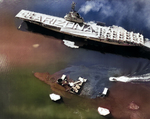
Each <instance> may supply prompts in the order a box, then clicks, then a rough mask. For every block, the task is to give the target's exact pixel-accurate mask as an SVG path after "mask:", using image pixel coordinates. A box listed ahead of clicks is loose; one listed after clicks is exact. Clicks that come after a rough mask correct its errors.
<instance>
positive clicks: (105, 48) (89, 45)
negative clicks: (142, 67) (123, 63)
mask: <svg viewBox="0 0 150 119" xmlns="http://www.w3.org/2000/svg"><path fill="white" fill-rule="evenodd" d="M18 29H19V30H22V31H30V32H33V33H39V34H42V35H45V36H47V37H48V36H53V37H55V38H57V39H61V40H63V39H65V40H70V41H74V42H75V44H76V45H78V46H80V47H81V48H85V49H89V50H94V51H99V52H101V53H104V54H105V53H112V54H117V55H122V56H125V57H141V58H146V59H150V55H149V53H150V49H149V48H146V47H140V46H119V45H111V44H106V43H101V42H95V41H90V40H88V39H83V38H77V37H73V36H69V35H65V34H63V33H58V32H55V31H52V30H49V29H46V28H44V27H41V26H39V25H36V24H33V23H30V22H22V24H21V25H20V26H19V27H18Z"/></svg>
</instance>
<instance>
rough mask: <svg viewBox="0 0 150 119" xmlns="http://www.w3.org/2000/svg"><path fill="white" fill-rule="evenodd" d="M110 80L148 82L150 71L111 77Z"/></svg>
mask: <svg viewBox="0 0 150 119" xmlns="http://www.w3.org/2000/svg"><path fill="white" fill-rule="evenodd" d="M109 81H120V82H132V81H141V82H148V81H150V73H148V74H143V75H140V76H133V77H128V76H120V77H110V78H109Z"/></svg>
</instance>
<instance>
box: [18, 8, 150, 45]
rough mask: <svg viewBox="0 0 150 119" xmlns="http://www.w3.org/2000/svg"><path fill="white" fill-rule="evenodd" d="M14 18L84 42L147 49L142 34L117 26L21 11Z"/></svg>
mask: <svg viewBox="0 0 150 119" xmlns="http://www.w3.org/2000/svg"><path fill="white" fill-rule="evenodd" d="M16 18H19V19H22V20H24V21H26V22H30V23H32V24H36V25H39V26H41V27H44V28H46V29H49V30H52V31H55V32H59V33H62V34H66V35H70V36H74V37H78V38H83V39H86V40H85V41H91V42H99V43H106V44H110V45H118V46H141V47H148V46H146V43H147V42H149V41H148V40H145V39H144V37H143V35H142V34H139V33H133V32H128V31H126V30H125V29H123V28H122V27H118V26H109V27H107V26H100V25H97V24H95V23H85V22H83V23H77V22H71V21H67V20H66V19H64V18H60V17H55V16H51V15H45V14H41V13H36V12H32V11H27V10H21V11H20V12H19V13H18V14H17V15H16Z"/></svg>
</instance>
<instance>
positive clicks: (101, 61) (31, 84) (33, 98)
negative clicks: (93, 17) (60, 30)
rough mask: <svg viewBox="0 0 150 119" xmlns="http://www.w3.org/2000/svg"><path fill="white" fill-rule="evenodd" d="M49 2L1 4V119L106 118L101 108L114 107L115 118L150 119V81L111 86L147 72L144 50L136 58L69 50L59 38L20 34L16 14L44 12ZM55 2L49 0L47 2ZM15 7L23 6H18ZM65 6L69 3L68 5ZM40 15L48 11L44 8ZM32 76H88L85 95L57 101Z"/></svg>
mask: <svg viewBox="0 0 150 119" xmlns="http://www.w3.org/2000/svg"><path fill="white" fill-rule="evenodd" d="M45 2H46V3H47V2H48V1H45ZM45 2H43V3H41V1H40V2H39V1H38V2H37V1H36V3H35V0H32V1H30V2H29V1H24V2H22V1H19V0H15V2H9V4H7V3H8V2H7V1H1V2H0V8H1V9H3V10H2V11H1V12H0V14H1V16H2V17H1V19H0V21H1V22H0V25H1V27H0V31H1V32H0V36H1V40H0V95H1V99H0V110H1V112H0V118H2V119H8V118H12V119H16V118H23V119H27V118H29V119H30V118H36V119H43V118H44V119H49V118H57V119H58V118H60V119H63V118H69V119H77V118H81V119H83V118H85V119H88V118H92V119H96V118H101V119H102V118H103V117H101V116H100V115H99V114H98V112H97V108H98V106H102V107H106V108H108V109H110V111H111V113H112V116H114V118H115V119H130V118H131V119H142V118H143V119H149V117H150V115H149V112H148V110H149V109H150V107H149V105H148V104H149V103H150V102H149V100H150V99H149V98H150V97H149V96H150V95H149V94H150V93H149V91H150V89H149V87H150V86H149V83H135V84H133V83H120V82H109V77H118V76H122V75H124V76H138V75H142V74H148V73H149V72H150V68H149V67H150V66H149V64H150V61H149V58H147V57H146V55H147V54H148V52H147V53H146V54H144V53H145V52H144V51H143V50H142V52H141V53H143V54H144V56H142V55H136V56H138V58H137V57H131V56H130V55H128V54H126V53H125V54H126V55H121V53H116V54H115V52H113V53H112V52H110V50H109V51H107V49H109V48H108V47H107V49H106V50H104V52H99V51H96V50H88V49H70V48H68V47H66V46H64V45H63V42H62V41H61V40H63V39H61V36H57V37H55V38H54V37H53V36H51V35H47V34H39V33H32V32H24V31H21V30H17V27H16V25H15V23H16V22H17V23H16V24H20V21H19V22H18V21H16V20H15V19H14V16H15V14H16V13H17V12H19V11H20V10H21V9H29V10H36V11H42V9H43V6H45V4H44V3H45ZM57 2H58V3H59V1H56V2H55V1H50V2H49V4H54V3H57ZM61 2H62V1H61ZM61 2H60V4H61ZM16 3H19V4H18V5H17V7H16ZM38 3H41V4H38ZM81 3H84V1H80V2H79V4H81ZM37 4H38V5H37ZM49 4H47V6H48V9H49V10H52V11H51V12H50V13H52V15H54V14H57V15H58V16H59V14H60V13H59V11H58V10H59V9H57V10H56V8H54V7H49ZM67 4H68V5H70V3H69V2H67ZM14 6H15V9H14ZM55 6H56V5H55ZM13 9H14V10H13ZM68 9H70V8H68ZM66 11H68V10H67V9H63V11H62V12H64V14H65V12H66ZM42 12H44V13H48V12H49V11H48V10H47V9H46V7H45V9H43V11H42ZM6 13H7V14H6ZM61 15H62V14H61ZM61 15H60V16H61ZM59 39H61V40H59ZM100 49H102V48H100ZM112 49H113V47H111V50H112ZM115 50H116V49H115ZM133 53H134V52H133V51H132V53H131V54H133ZM136 54H138V52H136ZM141 56H142V57H141ZM34 72H49V73H50V74H54V75H53V76H54V77H55V76H56V75H57V74H58V75H62V74H66V75H69V76H70V78H72V79H73V80H76V79H77V78H78V77H79V76H81V77H84V78H87V79H88V82H87V83H86V84H85V85H84V88H83V90H82V92H81V95H82V96H86V97H78V96H74V97H73V98H72V99H69V98H67V97H65V96H64V97H63V99H64V103H62V104H56V103H53V102H52V101H51V100H50V99H49V93H51V92H52V90H51V89H50V87H49V86H48V85H45V84H44V83H42V82H41V81H39V80H38V79H37V78H35V77H34V75H33V73H34ZM55 72H56V73H55ZM104 87H109V90H110V92H109V95H108V97H106V98H104V99H101V98H100V97H97V95H98V94H99V92H101V91H102V90H103V88H104ZM91 98H92V99H91ZM133 101H134V102H135V103H136V104H137V105H138V106H139V109H138V110H137V111H135V110H131V109H129V108H128V107H129V104H130V103H131V102H133Z"/></svg>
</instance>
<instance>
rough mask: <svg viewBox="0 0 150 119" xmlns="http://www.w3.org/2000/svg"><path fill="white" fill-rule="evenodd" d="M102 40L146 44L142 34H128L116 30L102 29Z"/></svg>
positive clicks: (124, 31)
mask: <svg viewBox="0 0 150 119" xmlns="http://www.w3.org/2000/svg"><path fill="white" fill-rule="evenodd" d="M99 35H100V39H103V40H105V39H109V40H113V41H121V42H128V43H135V44H144V38H143V35H142V34H139V33H133V32H128V31H126V30H116V29H113V28H111V27H110V28H109V29H108V28H101V29H100V34H99Z"/></svg>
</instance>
